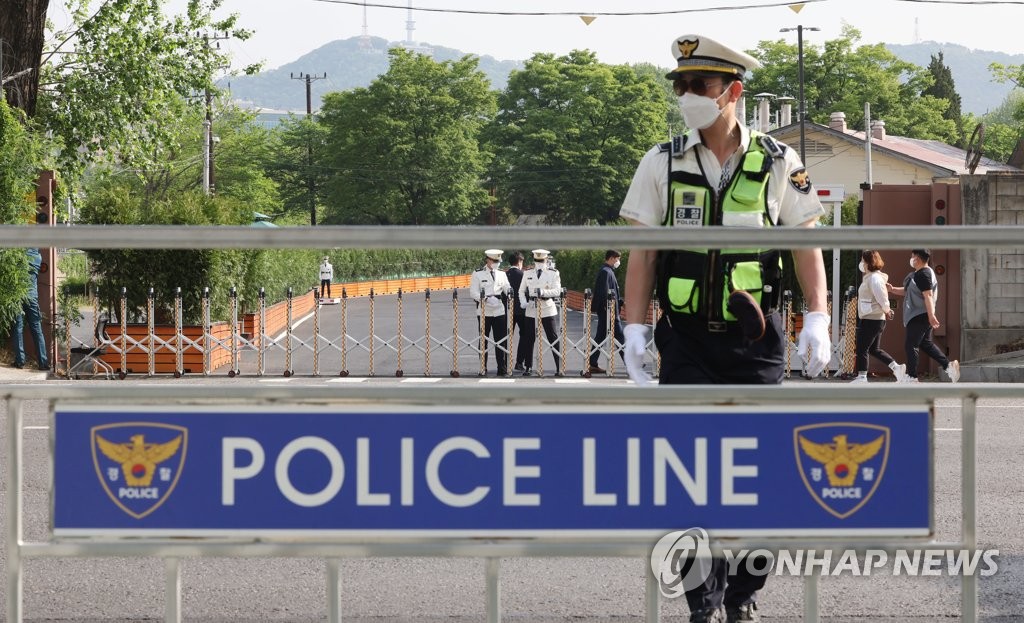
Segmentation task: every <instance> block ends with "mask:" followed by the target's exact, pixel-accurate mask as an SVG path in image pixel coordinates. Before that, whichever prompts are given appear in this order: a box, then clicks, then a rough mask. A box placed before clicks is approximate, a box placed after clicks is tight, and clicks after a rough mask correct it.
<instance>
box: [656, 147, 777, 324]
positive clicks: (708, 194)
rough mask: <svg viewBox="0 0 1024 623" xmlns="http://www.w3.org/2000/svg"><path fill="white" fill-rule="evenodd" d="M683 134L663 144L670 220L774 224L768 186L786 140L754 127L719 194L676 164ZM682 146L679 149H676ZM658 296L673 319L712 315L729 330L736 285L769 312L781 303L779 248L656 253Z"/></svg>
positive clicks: (713, 320)
mask: <svg viewBox="0 0 1024 623" xmlns="http://www.w3.org/2000/svg"><path fill="white" fill-rule="evenodd" d="M684 146H685V137H682V141H680V140H679V139H678V138H677V139H676V140H675V141H673V142H672V143H665V144H663V145H661V146H660V147H661V148H662V150H663V151H668V152H669V158H668V162H669V164H668V167H669V190H668V210H666V213H665V220H664V222H662V225H663V226H665V227H675V226H682V227H685V226H693V227H714V226H724V227H772V226H773V225H774V223H773V222H772V220H771V217H770V215H769V213H768V199H767V196H766V193H765V189H766V188H767V186H768V178H769V177H770V175H771V168H772V163H773V162H774V160H775V158H781V157H783V155H784V153H785V152H784V149H785V148H784V147H781V146H779V145H778V144H777V143H775V141H774V140H772V139H771V138H770V137H768V136H766V135H764V134H760V133H757V132H751V133H750V145H749V146H748V147H747V151H746V153H744V154H743V156H742V158H741V159H740V164H739V166H738V167H737V170H736V172H735V173H734V174H733V176H732V179H731V180H730V182H729V185H728V186H727V187H726V190H725V192H723V193H718V192H717V191H716V190H715V189H714V188H712V187H711V186H710V185H709V184H708V182H707V180H706V179H705V177H704V175H702V174H698V173H689V172H685V171H673V170H672V159H673V158H674V157H680V156H682V154H683V149H682V148H683V147H684ZM676 153H678V154H679V155H676ZM656 287H657V294H658V302H659V304H660V305H661V308H662V310H664V312H665V313H667V314H668V315H669V320H670V321H672V320H684V321H685V320H694V319H697V320H700V321H705V320H706V321H707V328H708V330H709V331H713V332H715V331H725V330H726V328H727V324H726V323H727V322H730V321H735V320H736V317H735V316H733V315H732V314H731V313H729V311H728V310H727V309H726V304H727V301H728V298H729V294H730V293H731V292H732V291H733V290H746V291H747V292H749V293H750V294H751V295H752V296H753V297H754V299H755V300H757V301H758V302H759V303H760V305H761V308H762V310H763V311H764V312H765V313H769V312H771V311H773V310H775V309H777V308H778V305H779V300H780V297H781V294H782V292H781V287H782V253H781V251H778V250H775V249H685V250H669V251H660V252H659V253H658V279H657V283H656Z"/></svg>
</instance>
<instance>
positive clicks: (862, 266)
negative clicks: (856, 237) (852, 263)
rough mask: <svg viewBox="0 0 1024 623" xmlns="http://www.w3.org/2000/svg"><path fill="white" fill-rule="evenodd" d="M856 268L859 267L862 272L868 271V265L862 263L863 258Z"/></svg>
mask: <svg viewBox="0 0 1024 623" xmlns="http://www.w3.org/2000/svg"><path fill="white" fill-rule="evenodd" d="M857 268H859V269H860V272H862V273H866V272H868V265H867V264H865V263H864V260H861V261H860V264H857Z"/></svg>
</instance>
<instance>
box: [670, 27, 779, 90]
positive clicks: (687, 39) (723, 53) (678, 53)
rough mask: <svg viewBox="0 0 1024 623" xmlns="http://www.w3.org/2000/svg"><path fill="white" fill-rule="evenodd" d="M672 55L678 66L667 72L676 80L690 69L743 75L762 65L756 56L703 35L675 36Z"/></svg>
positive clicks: (671, 78) (739, 76)
mask: <svg viewBox="0 0 1024 623" xmlns="http://www.w3.org/2000/svg"><path fill="white" fill-rule="evenodd" d="M672 56H673V57H674V58H675V59H676V64H677V66H676V69H675V71H670V72H669V73H667V74H665V77H666V78H668V79H669V80H675V79H676V78H678V77H679V74H681V73H683V72H687V71H694V72H714V73H725V74H732V75H734V76H736V77H738V78H742V77H743V74H745V73H747V71H749V70H751V69H757V68H758V67H760V66H761V63H760V62H758V60H757V59H756V58H754V57H753V56H751V55H749V54H747V53H745V52H739V51H737V50H733V49H732V48H729V47H726V46H724V45H722V44H721V43H719V42H717V41H715V40H714V39H710V38H708V37H705V36H703V35H683V36H681V37H676V39H675V40H674V41H672Z"/></svg>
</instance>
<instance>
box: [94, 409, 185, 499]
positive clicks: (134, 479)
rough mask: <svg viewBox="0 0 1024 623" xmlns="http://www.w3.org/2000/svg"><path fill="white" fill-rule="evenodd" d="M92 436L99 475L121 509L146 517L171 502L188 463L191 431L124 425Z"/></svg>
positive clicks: (99, 430) (101, 428) (167, 426)
mask: <svg viewBox="0 0 1024 623" xmlns="http://www.w3.org/2000/svg"><path fill="white" fill-rule="evenodd" d="M91 436H92V439H91V442H92V459H93V465H94V466H95V467H96V475H97V476H98V477H99V479H100V485H101V486H102V487H103V489H104V491H106V492H107V495H108V496H109V497H110V499H111V500H113V502H114V504H116V505H117V506H118V508H120V509H121V510H123V511H124V512H126V513H128V514H129V515H131V516H132V517H134V518H136V519H142V518H143V517H145V516H146V515H149V514H150V513H152V512H153V511H155V510H156V509H157V508H159V507H160V505H161V504H163V503H164V502H166V501H167V498H168V497H169V496H170V495H171V492H172V491H174V487H175V486H176V485H177V484H178V479H179V478H180V477H181V471H182V468H183V467H184V465H185V452H186V449H187V447H188V429H186V428H184V427H182V426H174V425H171V424H149V423H145V422H124V423H120V424H105V425H103V426H95V427H93V428H92V431H91Z"/></svg>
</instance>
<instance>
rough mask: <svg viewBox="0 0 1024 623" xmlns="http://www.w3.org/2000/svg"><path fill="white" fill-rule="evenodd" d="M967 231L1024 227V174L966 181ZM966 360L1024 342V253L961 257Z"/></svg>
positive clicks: (1005, 251) (988, 252)
mask: <svg viewBox="0 0 1024 623" xmlns="http://www.w3.org/2000/svg"><path fill="white" fill-rule="evenodd" d="M960 184H961V189H962V203H963V223H964V225H1024V174H1020V173H989V174H987V175H964V176H961V178H960ZM961 261H962V264H961V267H962V273H961V274H962V281H961V294H962V295H961V303H962V310H961V313H962V322H963V325H962V332H963V359H964V360H966V361H970V360H974V359H982V358H985V357H989V356H991V355H994V354H996V352H997V348H998V347H999V346H1002V345H1007V344H1011V343H1013V342H1014V341H1016V340H1020V339H1022V338H1024V247H1017V248H994V249H964V250H963V251H962V252H961Z"/></svg>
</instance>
